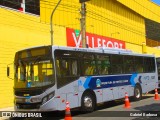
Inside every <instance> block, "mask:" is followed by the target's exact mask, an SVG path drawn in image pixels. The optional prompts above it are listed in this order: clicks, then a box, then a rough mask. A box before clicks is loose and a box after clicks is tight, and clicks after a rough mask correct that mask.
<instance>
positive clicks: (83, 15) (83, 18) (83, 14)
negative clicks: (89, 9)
mask: <svg viewBox="0 0 160 120" xmlns="http://www.w3.org/2000/svg"><path fill="white" fill-rule="evenodd" d="M86 1H89V0H79V2H80V3H81V19H80V22H81V34H82V47H83V48H86V47H88V45H87V44H86V4H85V2H86Z"/></svg>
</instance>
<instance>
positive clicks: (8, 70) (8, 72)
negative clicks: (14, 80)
mask: <svg viewBox="0 0 160 120" xmlns="http://www.w3.org/2000/svg"><path fill="white" fill-rule="evenodd" d="M9 76H10V67H8V66H7V77H9Z"/></svg>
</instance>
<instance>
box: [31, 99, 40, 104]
mask: <svg viewBox="0 0 160 120" xmlns="http://www.w3.org/2000/svg"><path fill="white" fill-rule="evenodd" d="M31 102H33V103H36V102H41V98H31Z"/></svg>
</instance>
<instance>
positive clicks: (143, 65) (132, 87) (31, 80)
mask: <svg viewBox="0 0 160 120" xmlns="http://www.w3.org/2000/svg"><path fill="white" fill-rule="evenodd" d="M14 71H15V73H14V95H15V99H14V104H15V110H16V111H20V110H22V111H24V110H29V111H30V110H36V111H57V110H60V111H61V110H65V107H66V104H65V103H66V101H68V102H69V103H70V107H71V108H81V110H83V111H93V110H95V108H96V105H97V104H98V103H103V102H107V101H112V100H116V99H121V98H124V96H125V92H127V93H128V95H129V96H133V97H134V99H135V100H140V99H141V98H142V94H143V93H147V92H149V91H152V90H154V89H155V88H157V87H158V75H157V67H156V59H155V57H154V56H153V55H146V54H137V53H132V52H130V51H127V50H122V49H119V50H118V49H111V48H73V47H58V46H39V47H34V48H28V49H24V50H21V51H18V52H16V54H15V60H14Z"/></svg>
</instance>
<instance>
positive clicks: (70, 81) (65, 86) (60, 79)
mask: <svg viewBox="0 0 160 120" xmlns="http://www.w3.org/2000/svg"><path fill="white" fill-rule="evenodd" d="M77 65H78V61H77V60H76V59H70V58H58V59H57V60H56V67H57V88H58V89H59V91H60V94H61V95H62V96H63V97H64V96H66V100H67V101H68V102H70V103H72V104H70V107H71V108H73V107H77V106H78V100H79V98H78V85H77V87H76V86H75V84H74V83H77V82H76V80H77V79H78V78H79V75H78V68H77Z"/></svg>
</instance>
